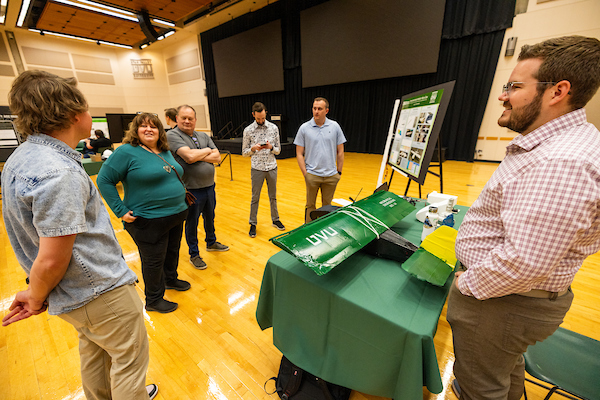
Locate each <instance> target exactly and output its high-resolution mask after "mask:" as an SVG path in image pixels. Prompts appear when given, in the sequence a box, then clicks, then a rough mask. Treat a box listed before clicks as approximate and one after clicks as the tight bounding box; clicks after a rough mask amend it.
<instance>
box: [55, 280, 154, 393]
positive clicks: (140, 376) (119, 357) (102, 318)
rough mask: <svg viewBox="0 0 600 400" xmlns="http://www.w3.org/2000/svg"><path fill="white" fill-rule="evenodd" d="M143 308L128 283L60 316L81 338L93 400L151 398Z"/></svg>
mask: <svg viewBox="0 0 600 400" xmlns="http://www.w3.org/2000/svg"><path fill="white" fill-rule="evenodd" d="M142 308H143V304H142V302H141V300H140V298H139V297H138V295H137V293H136V291H135V286H134V285H125V286H121V287H118V288H116V289H114V290H111V291H110V292H107V293H104V294H102V295H101V296H100V297H98V298H97V299H95V300H93V301H91V302H90V303H88V304H86V305H85V306H83V307H80V308H78V309H76V310H73V311H71V312H68V313H66V314H62V315H60V317H61V318H62V319H64V320H65V321H67V322H68V323H70V324H71V325H73V326H74V327H75V329H76V330H77V333H78V334H79V357H80V359H81V380H82V383H83V391H84V393H85V396H86V398H87V400H104V399H115V400H148V392H147V391H146V371H147V369H148V362H149V359H150V355H149V345H148V333H147V332H146V326H145V325H144V318H143V314H142Z"/></svg>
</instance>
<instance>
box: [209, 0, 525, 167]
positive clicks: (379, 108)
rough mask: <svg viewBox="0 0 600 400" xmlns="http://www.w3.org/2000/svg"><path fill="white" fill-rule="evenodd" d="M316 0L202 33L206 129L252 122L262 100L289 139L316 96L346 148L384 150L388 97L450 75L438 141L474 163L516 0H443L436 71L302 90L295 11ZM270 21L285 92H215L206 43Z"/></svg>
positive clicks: (283, 2)
mask: <svg viewBox="0 0 600 400" xmlns="http://www.w3.org/2000/svg"><path fill="white" fill-rule="evenodd" d="M322 2H323V1H322V0H321V1H319V0H303V1H294V0H280V1H278V2H276V3H274V4H272V5H269V6H267V7H265V8H263V9H261V10H259V11H256V12H253V13H249V14H246V15H244V16H242V17H239V18H236V19H235V20H232V21H230V22H228V23H227V24H224V25H222V26H219V27H217V28H214V29H212V30H210V31H207V32H204V33H202V34H201V44H202V55H203V59H204V69H205V75H206V87H207V95H208V105H209V111H210V120H211V126H212V128H213V132H215V133H216V132H218V131H219V130H220V129H221V128H222V127H223V126H225V125H226V124H227V123H228V122H229V121H231V122H232V123H233V125H234V126H239V125H240V124H247V123H250V122H252V120H253V119H252V115H251V107H252V104H253V103H254V102H255V101H261V102H263V103H264V104H265V105H266V107H267V109H268V111H269V114H271V115H274V114H280V115H282V117H283V119H284V129H283V130H284V131H283V132H282V136H283V137H284V140H285V136H287V137H288V138H290V139H291V138H293V137H294V136H295V134H296V131H297V129H298V127H299V126H300V125H301V124H302V123H303V122H305V121H307V120H309V119H310V118H311V117H312V113H311V107H312V99H314V98H315V97H317V96H323V97H325V98H327V99H328V100H329V103H330V111H329V114H328V117H329V118H331V119H334V120H336V121H337V122H339V124H340V125H341V126H342V129H343V130H344V133H345V135H346V138H347V139H348V143H347V144H346V151H349V152H359V153H378V154H383V151H384V147H385V142H386V139H387V133H388V130H389V125H390V120H391V117H392V110H393V105H394V101H395V100H396V99H398V98H400V97H402V96H403V95H405V94H408V93H411V92H414V91H417V90H421V89H424V88H427V87H429V86H434V85H437V84H440V83H444V82H448V81H451V80H456V85H455V87H454V93H453V95H452V100H451V102H450V105H449V108H448V111H447V113H446V118H445V121H444V125H443V127H442V131H441V138H442V147H444V148H446V159H450V160H460V161H473V158H474V152H475V146H476V144H477V135H478V132H479V127H480V125H481V121H482V119H483V113H484V111H485V107H486V104H487V101H488V97H489V94H490V88H491V85H492V80H493V77H494V73H495V69H496V64H497V61H498V56H499V55H500V50H501V48H502V43H503V40H504V31H505V29H506V28H508V27H510V26H512V20H513V16H514V9H515V2H516V0H499V1H493V2H490V1H489V0H446V9H445V15H444V25H443V28H442V41H441V44H440V53H439V59H438V67H437V72H436V73H432V74H423V75H413V76H407V77H399V78H388V79H380V80H374V81H363V82H352V83H345V84H337V85H330V86H321V87H313V88H305V89H303V88H302V70H301V68H302V66H301V57H300V11H301V10H303V9H305V8H308V7H311V6H314V5H316V4H319V3H322ZM276 19H281V29H282V42H283V49H282V51H283V62H284V84H285V90H284V91H280V92H270V93H260V94H254V95H245V96H236V97H228V98H219V96H218V92H217V82H216V74H215V68H214V63H213V57H212V43H213V42H215V41H218V40H221V39H224V38H227V37H229V36H232V35H235V34H237V33H240V32H243V31H245V30H248V29H252V28H255V27H257V26H260V25H262V24H265V23H267V22H271V21H274V20H276ZM256 56H257V57H260V56H265V55H261V54H260V43H257V46H256ZM240 62H243V60H240ZM256 79H260V76H257V77H256Z"/></svg>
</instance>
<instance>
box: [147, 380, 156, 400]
mask: <svg viewBox="0 0 600 400" xmlns="http://www.w3.org/2000/svg"><path fill="white" fill-rule="evenodd" d="M146 392H148V397H150V400H152V399H153V398H155V397H156V395H157V393H158V386H156V385H155V384H154V383H151V384H150V385H146Z"/></svg>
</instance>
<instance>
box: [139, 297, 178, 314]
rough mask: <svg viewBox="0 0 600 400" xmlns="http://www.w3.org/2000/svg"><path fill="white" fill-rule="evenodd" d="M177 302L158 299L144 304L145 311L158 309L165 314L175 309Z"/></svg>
mask: <svg viewBox="0 0 600 400" xmlns="http://www.w3.org/2000/svg"><path fill="white" fill-rule="evenodd" d="M177 307H178V304H177V303H173V302H172V301H169V300H165V299H160V300H158V301H155V302H154V303H152V304H146V311H158V312H159V313H161V314H167V313H170V312H173V311H175V310H177Z"/></svg>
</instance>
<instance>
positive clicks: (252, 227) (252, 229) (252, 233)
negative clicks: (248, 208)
mask: <svg viewBox="0 0 600 400" xmlns="http://www.w3.org/2000/svg"><path fill="white" fill-rule="evenodd" d="M248 235H250V237H251V238H254V237H256V225H252V224H250V232H249V233H248Z"/></svg>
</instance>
